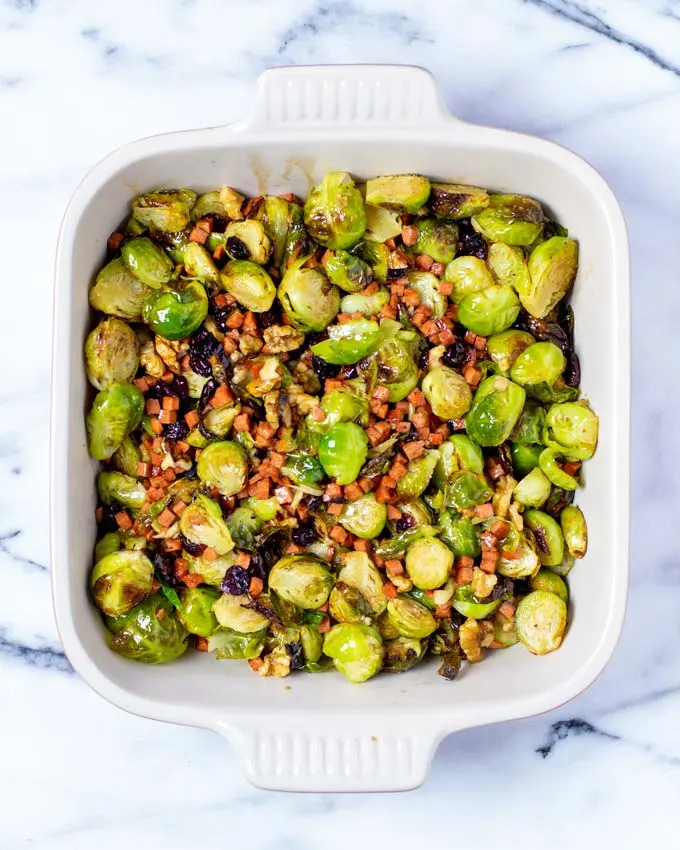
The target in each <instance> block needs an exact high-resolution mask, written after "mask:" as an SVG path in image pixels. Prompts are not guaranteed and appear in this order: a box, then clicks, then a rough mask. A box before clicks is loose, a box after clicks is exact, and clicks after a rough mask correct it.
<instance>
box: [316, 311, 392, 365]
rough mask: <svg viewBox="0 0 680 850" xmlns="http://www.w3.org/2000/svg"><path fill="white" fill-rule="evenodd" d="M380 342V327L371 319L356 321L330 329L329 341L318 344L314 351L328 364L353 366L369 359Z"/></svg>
mask: <svg viewBox="0 0 680 850" xmlns="http://www.w3.org/2000/svg"><path fill="white" fill-rule="evenodd" d="M379 342H380V327H379V325H378V323H377V322H373V321H370V320H369V319H355V320H354V321H350V322H344V323H343V324H341V325H331V327H329V328H328V339H325V340H323V342H317V344H316V345H313V346H312V351H313V352H314V354H316V356H317V357H320V358H321V359H322V360H325V361H326V363H333V364H334V365H336V366H341V365H351V364H352V363H358V362H359V360H363V359H364V357H368V355H369V354H372V353H373V351H375V349H376V348H377V346H378V343H379Z"/></svg>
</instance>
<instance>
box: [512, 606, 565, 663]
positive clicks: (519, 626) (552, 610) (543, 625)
mask: <svg viewBox="0 0 680 850" xmlns="http://www.w3.org/2000/svg"><path fill="white" fill-rule="evenodd" d="M566 627H567V606H566V604H565V603H564V600H562V599H560V597H559V596H556V595H555V594H554V593H549V592H548V591H545V590H534V591H533V592H532V593H529V594H528V595H527V596H525V597H524V598H523V599H521V600H520V602H519V604H518V606H517V610H516V611H515V629H516V631H517V637H518V638H519V639H520V641H521V642H522V643H523V644H524V646H526V648H527V649H528V650H529V652H533V654H534V655H545V654H546V653H547V652H552V651H553V650H555V649H557V648H558V647H559V645H560V644H561V643H562V637H563V636H564V630H565V629H566Z"/></svg>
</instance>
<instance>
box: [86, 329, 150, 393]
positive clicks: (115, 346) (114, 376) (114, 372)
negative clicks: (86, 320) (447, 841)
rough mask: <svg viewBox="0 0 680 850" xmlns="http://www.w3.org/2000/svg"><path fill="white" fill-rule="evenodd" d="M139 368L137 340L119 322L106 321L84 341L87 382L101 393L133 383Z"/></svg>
mask: <svg viewBox="0 0 680 850" xmlns="http://www.w3.org/2000/svg"><path fill="white" fill-rule="evenodd" d="M138 366H139V346H138V344H137V336H136V334H135V332H134V331H133V330H132V328H131V327H130V326H129V325H127V324H126V323H125V322H122V321H121V320H120V319H116V318H109V319H104V320H103V321H101V322H100V323H99V324H98V325H97V327H96V328H95V329H94V330H93V331H91V332H90V334H89V335H88V337H87V339H86V340H85V368H86V371H87V378H88V380H89V382H90V383H91V384H92V386H94V387H96V388H97V389H98V390H104V389H106V388H107V387H110V386H111V384H115V383H118V382H121V381H128V380H130V379H131V378H132V377H133V376H134V374H135V373H136V371H137V368H138Z"/></svg>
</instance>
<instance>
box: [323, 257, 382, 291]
mask: <svg viewBox="0 0 680 850" xmlns="http://www.w3.org/2000/svg"><path fill="white" fill-rule="evenodd" d="M323 267H324V271H325V272H326V274H327V275H328V279H329V280H330V281H331V283H334V284H335V285H336V286H338V287H340V289H343V290H344V291H345V292H358V291H359V290H360V289H364V287H366V286H368V284H369V283H370V282H371V281H372V280H373V271H372V269H371V267H370V266H369V265H368V263H365V262H364V261H363V260H362V259H361V258H360V257H355V256H354V254H350V253H349V252H348V251H334V252H333V253H332V254H331V256H330V257H328V259H326V260H325V262H324V266H323Z"/></svg>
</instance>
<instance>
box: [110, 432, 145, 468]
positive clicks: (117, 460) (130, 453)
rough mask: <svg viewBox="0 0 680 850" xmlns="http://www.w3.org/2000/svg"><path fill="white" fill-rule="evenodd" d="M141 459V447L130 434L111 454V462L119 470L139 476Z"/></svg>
mask: <svg viewBox="0 0 680 850" xmlns="http://www.w3.org/2000/svg"><path fill="white" fill-rule="evenodd" d="M141 459H142V455H141V452H140V451H139V447H138V446H137V444H136V443H135V441H134V440H133V439H132V437H130V436H128V437H125V439H124V440H123V442H122V443H121V444H120V446H118V448H117V449H116V451H115V452H114V453H113V455H112V456H111V464H112V466H113V468H114V469H115V470H116V471H117V472H124V473H125V474H126V475H130V476H132V477H133V478H137V477H138V475H137V464H138V463H139V462H140V461H141Z"/></svg>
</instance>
